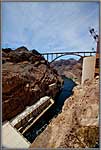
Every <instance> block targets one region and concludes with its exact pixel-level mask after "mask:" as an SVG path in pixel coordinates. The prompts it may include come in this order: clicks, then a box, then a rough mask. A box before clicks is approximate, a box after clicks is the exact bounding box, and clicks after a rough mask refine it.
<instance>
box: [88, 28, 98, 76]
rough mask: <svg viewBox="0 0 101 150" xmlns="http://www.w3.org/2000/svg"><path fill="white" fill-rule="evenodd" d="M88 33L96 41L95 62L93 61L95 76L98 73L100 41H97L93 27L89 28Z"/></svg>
mask: <svg viewBox="0 0 101 150" xmlns="http://www.w3.org/2000/svg"><path fill="white" fill-rule="evenodd" d="M89 32H90V34H91V35H92V37H93V39H94V40H95V41H96V43H97V47H96V63H95V76H97V75H99V61H100V60H99V59H100V41H99V35H98V34H96V32H95V30H94V28H90V29H89Z"/></svg>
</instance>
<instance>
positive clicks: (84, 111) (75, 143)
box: [30, 79, 99, 148]
mask: <svg viewBox="0 0 101 150" xmlns="http://www.w3.org/2000/svg"><path fill="white" fill-rule="evenodd" d="M73 91H74V94H73V95H72V96H71V97H69V98H68V99H67V100H66V101H65V103H64V106H63V108H62V112H61V113H60V114H59V115H58V116H57V117H56V118H54V119H52V121H51V122H50V124H49V125H48V126H47V127H46V129H45V130H44V131H43V132H42V133H41V134H40V135H39V136H38V137H37V138H36V139H35V140H34V142H33V143H32V145H31V146H30V147H31V148H42V147H44V148H94V147H98V141H99V79H94V80H93V81H86V82H85V84H84V86H80V85H78V86H76V87H75V88H74V90H73Z"/></svg>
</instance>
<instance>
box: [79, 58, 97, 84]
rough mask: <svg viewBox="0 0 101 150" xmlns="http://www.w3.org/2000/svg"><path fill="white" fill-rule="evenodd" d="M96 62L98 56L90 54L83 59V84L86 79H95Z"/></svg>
mask: <svg viewBox="0 0 101 150" xmlns="http://www.w3.org/2000/svg"><path fill="white" fill-rule="evenodd" d="M95 62H96V56H89V57H85V58H84V59H83V67H82V80H81V84H83V83H84V81H85V80H87V79H89V80H92V79H94V74H95Z"/></svg>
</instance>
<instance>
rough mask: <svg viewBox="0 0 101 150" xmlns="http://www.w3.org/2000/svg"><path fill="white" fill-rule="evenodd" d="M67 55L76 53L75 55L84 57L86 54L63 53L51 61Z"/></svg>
mask: <svg viewBox="0 0 101 150" xmlns="http://www.w3.org/2000/svg"><path fill="white" fill-rule="evenodd" d="M66 55H75V56H79V57H81V58H83V57H84V56H82V55H79V54H76V53H68V54H62V55H59V56H57V57H56V58H55V59H53V60H52V61H51V62H50V63H52V62H54V61H55V60H56V59H58V58H60V57H63V56H66Z"/></svg>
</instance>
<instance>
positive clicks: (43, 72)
mask: <svg viewBox="0 0 101 150" xmlns="http://www.w3.org/2000/svg"><path fill="white" fill-rule="evenodd" d="M2 63H3V65H2V99H3V102H2V105H3V107H2V110H3V113H2V114H3V121H4V120H9V119H11V118H12V117H14V116H16V115H17V114H18V113H20V112H21V111H23V110H24V109H25V108H26V107H27V106H29V105H32V104H34V103H35V102H36V101H37V100H38V99H39V98H41V97H42V96H45V95H47V96H52V97H55V96H56V94H57V93H58V92H59V88H60V87H61V84H62V79H61V78H60V77H59V76H58V74H57V72H56V71H55V70H54V69H52V67H50V65H49V63H48V62H47V61H46V60H45V59H44V57H43V56H41V54H40V53H38V52H37V51H36V50H32V51H29V50H28V49H27V48H25V47H20V48H18V49H16V50H12V49H10V48H8V49H3V50H2ZM53 83H56V85H55V89H54V87H53V90H52V89H51V90H50V87H49V85H50V84H53Z"/></svg>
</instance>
